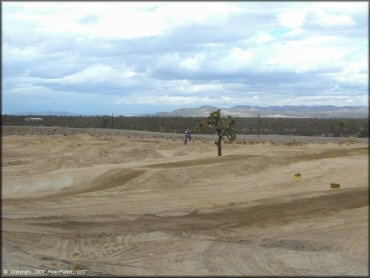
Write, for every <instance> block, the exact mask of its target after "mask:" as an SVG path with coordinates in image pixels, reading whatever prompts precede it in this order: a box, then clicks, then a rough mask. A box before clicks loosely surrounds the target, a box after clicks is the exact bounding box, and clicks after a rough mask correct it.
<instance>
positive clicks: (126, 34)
mask: <svg viewBox="0 0 370 278" xmlns="http://www.w3.org/2000/svg"><path fill="white" fill-rule="evenodd" d="M368 5H369V3H368V1H363V2H332V1H330V2H154V1H153V2H150V1H149V2H136V1H135V2H134V1H133V2H128V1H127V2H124V1H123V2H63V1H62V2H6V1H5V2H4V1H3V2H2V58H3V59H2V69H3V71H2V74H3V76H2V77H3V78H2V86H3V87H2V113H7V114H12V113H24V112H44V111H68V112H72V113H77V114H88V115H92V114H93V115H95V114H105V115H107V114H111V113H114V114H151V113H155V112H159V111H163V112H168V111H172V110H174V109H178V108H183V107H199V106H203V105H211V106H218V107H232V106H234V105H252V106H272V105H278V106H282V105H309V106H317V105H335V106H355V105H365V106H368V86H369V84H368V60H369V57H368V48H369V37H368V33H369V32H368V9H369V7H368Z"/></svg>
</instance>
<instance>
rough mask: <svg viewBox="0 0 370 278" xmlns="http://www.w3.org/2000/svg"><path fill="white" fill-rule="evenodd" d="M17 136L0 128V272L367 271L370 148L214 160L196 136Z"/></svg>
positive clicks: (238, 147)
mask: <svg viewBox="0 0 370 278" xmlns="http://www.w3.org/2000/svg"><path fill="white" fill-rule="evenodd" d="M56 130H57V128H56ZM64 130H65V129H64ZM23 132H24V131H22V133H20V134H19V135H17V131H16V130H13V131H12V134H13V135H5V136H3V154H2V163H3V166H2V171H3V185H2V196H3V200H2V201H3V202H2V209H3V215H2V222H3V231H2V233H3V250H2V251H3V269H6V268H7V269H19V270H21V269H54V270H58V269H86V271H87V274H88V275H211V276H212V275H242V276H246V275H247V276H253V275H337V276H338V275H339V276H340V275H368V145H367V143H366V142H365V143H364V142H357V143H354V144H342V143H341V144H337V143H333V142H331V143H321V144H318V143H316V144H313V143H311V144H303V145H288V144H283V143H279V142H276V144H270V143H260V144H253V145H251V144H248V143H247V144H225V145H223V154H224V156H223V157H217V156H216V147H215V145H214V143H213V141H212V140H205V139H204V138H197V137H196V136H194V139H195V140H194V141H193V142H191V143H190V144H189V145H186V146H184V145H183V143H182V138H174V137H173V136H166V135H161V136H158V137H154V136H152V134H147V136H145V133H140V135H136V134H124V135H122V134H119V135H104V134H102V133H101V131H99V133H97V134H94V133H93V131H92V130H90V131H89V132H90V133H89V134H85V133H84V134H82V133H81V134H78V133H77V134H66V135H64V134H63V133H61V132H59V133H61V134H58V132H55V133H50V132H49V131H48V133H46V134H43V133H42V132H41V131H40V130H38V133H37V132H36V131H35V130H33V134H24V133H23ZM298 172H300V173H301V174H302V179H301V181H298V182H297V181H296V180H295V179H294V174H295V173H298ZM332 182H336V183H340V184H341V189H331V188H330V183H332Z"/></svg>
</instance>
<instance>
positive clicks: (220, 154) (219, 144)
mask: <svg viewBox="0 0 370 278" xmlns="http://www.w3.org/2000/svg"><path fill="white" fill-rule="evenodd" d="M221 140H222V136H221V135H218V141H217V149H218V156H222V152H221Z"/></svg>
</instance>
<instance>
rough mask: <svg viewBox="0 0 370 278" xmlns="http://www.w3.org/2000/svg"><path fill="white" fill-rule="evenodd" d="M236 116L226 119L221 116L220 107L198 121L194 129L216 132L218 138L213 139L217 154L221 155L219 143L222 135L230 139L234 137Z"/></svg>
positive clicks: (232, 139)
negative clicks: (204, 118)
mask: <svg viewBox="0 0 370 278" xmlns="http://www.w3.org/2000/svg"><path fill="white" fill-rule="evenodd" d="M235 125H236V118H233V117H231V116H228V117H227V120H225V119H223V118H222V117H221V111H220V109H218V110H216V111H214V112H211V114H210V115H209V117H208V118H207V119H206V120H205V121H201V122H198V123H197V124H196V126H195V130H196V131H204V130H211V131H214V132H216V133H217V135H218V139H217V140H216V141H215V144H216V145H217V150H218V156H222V150H221V143H222V139H223V138H224V136H226V137H227V138H228V139H229V140H230V141H234V140H235V139H236V130H235Z"/></svg>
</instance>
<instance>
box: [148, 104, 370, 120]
mask: <svg viewBox="0 0 370 278" xmlns="http://www.w3.org/2000/svg"><path fill="white" fill-rule="evenodd" d="M217 109H220V110H221V115H224V116H227V115H230V116H233V117H257V116H258V114H260V117H268V118H367V117H368V115H369V112H368V107H367V106H332V105H324V106H304V105H301V106H287V105H286V106H267V107H262V106H249V105H236V106H233V107H230V108H218V107H215V106H208V105H205V106H201V107H197V108H181V109H176V110H173V111H172V112H159V113H156V114H154V116H160V117H175V116H176V117H207V116H209V113H211V112H212V111H215V110H217Z"/></svg>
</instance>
